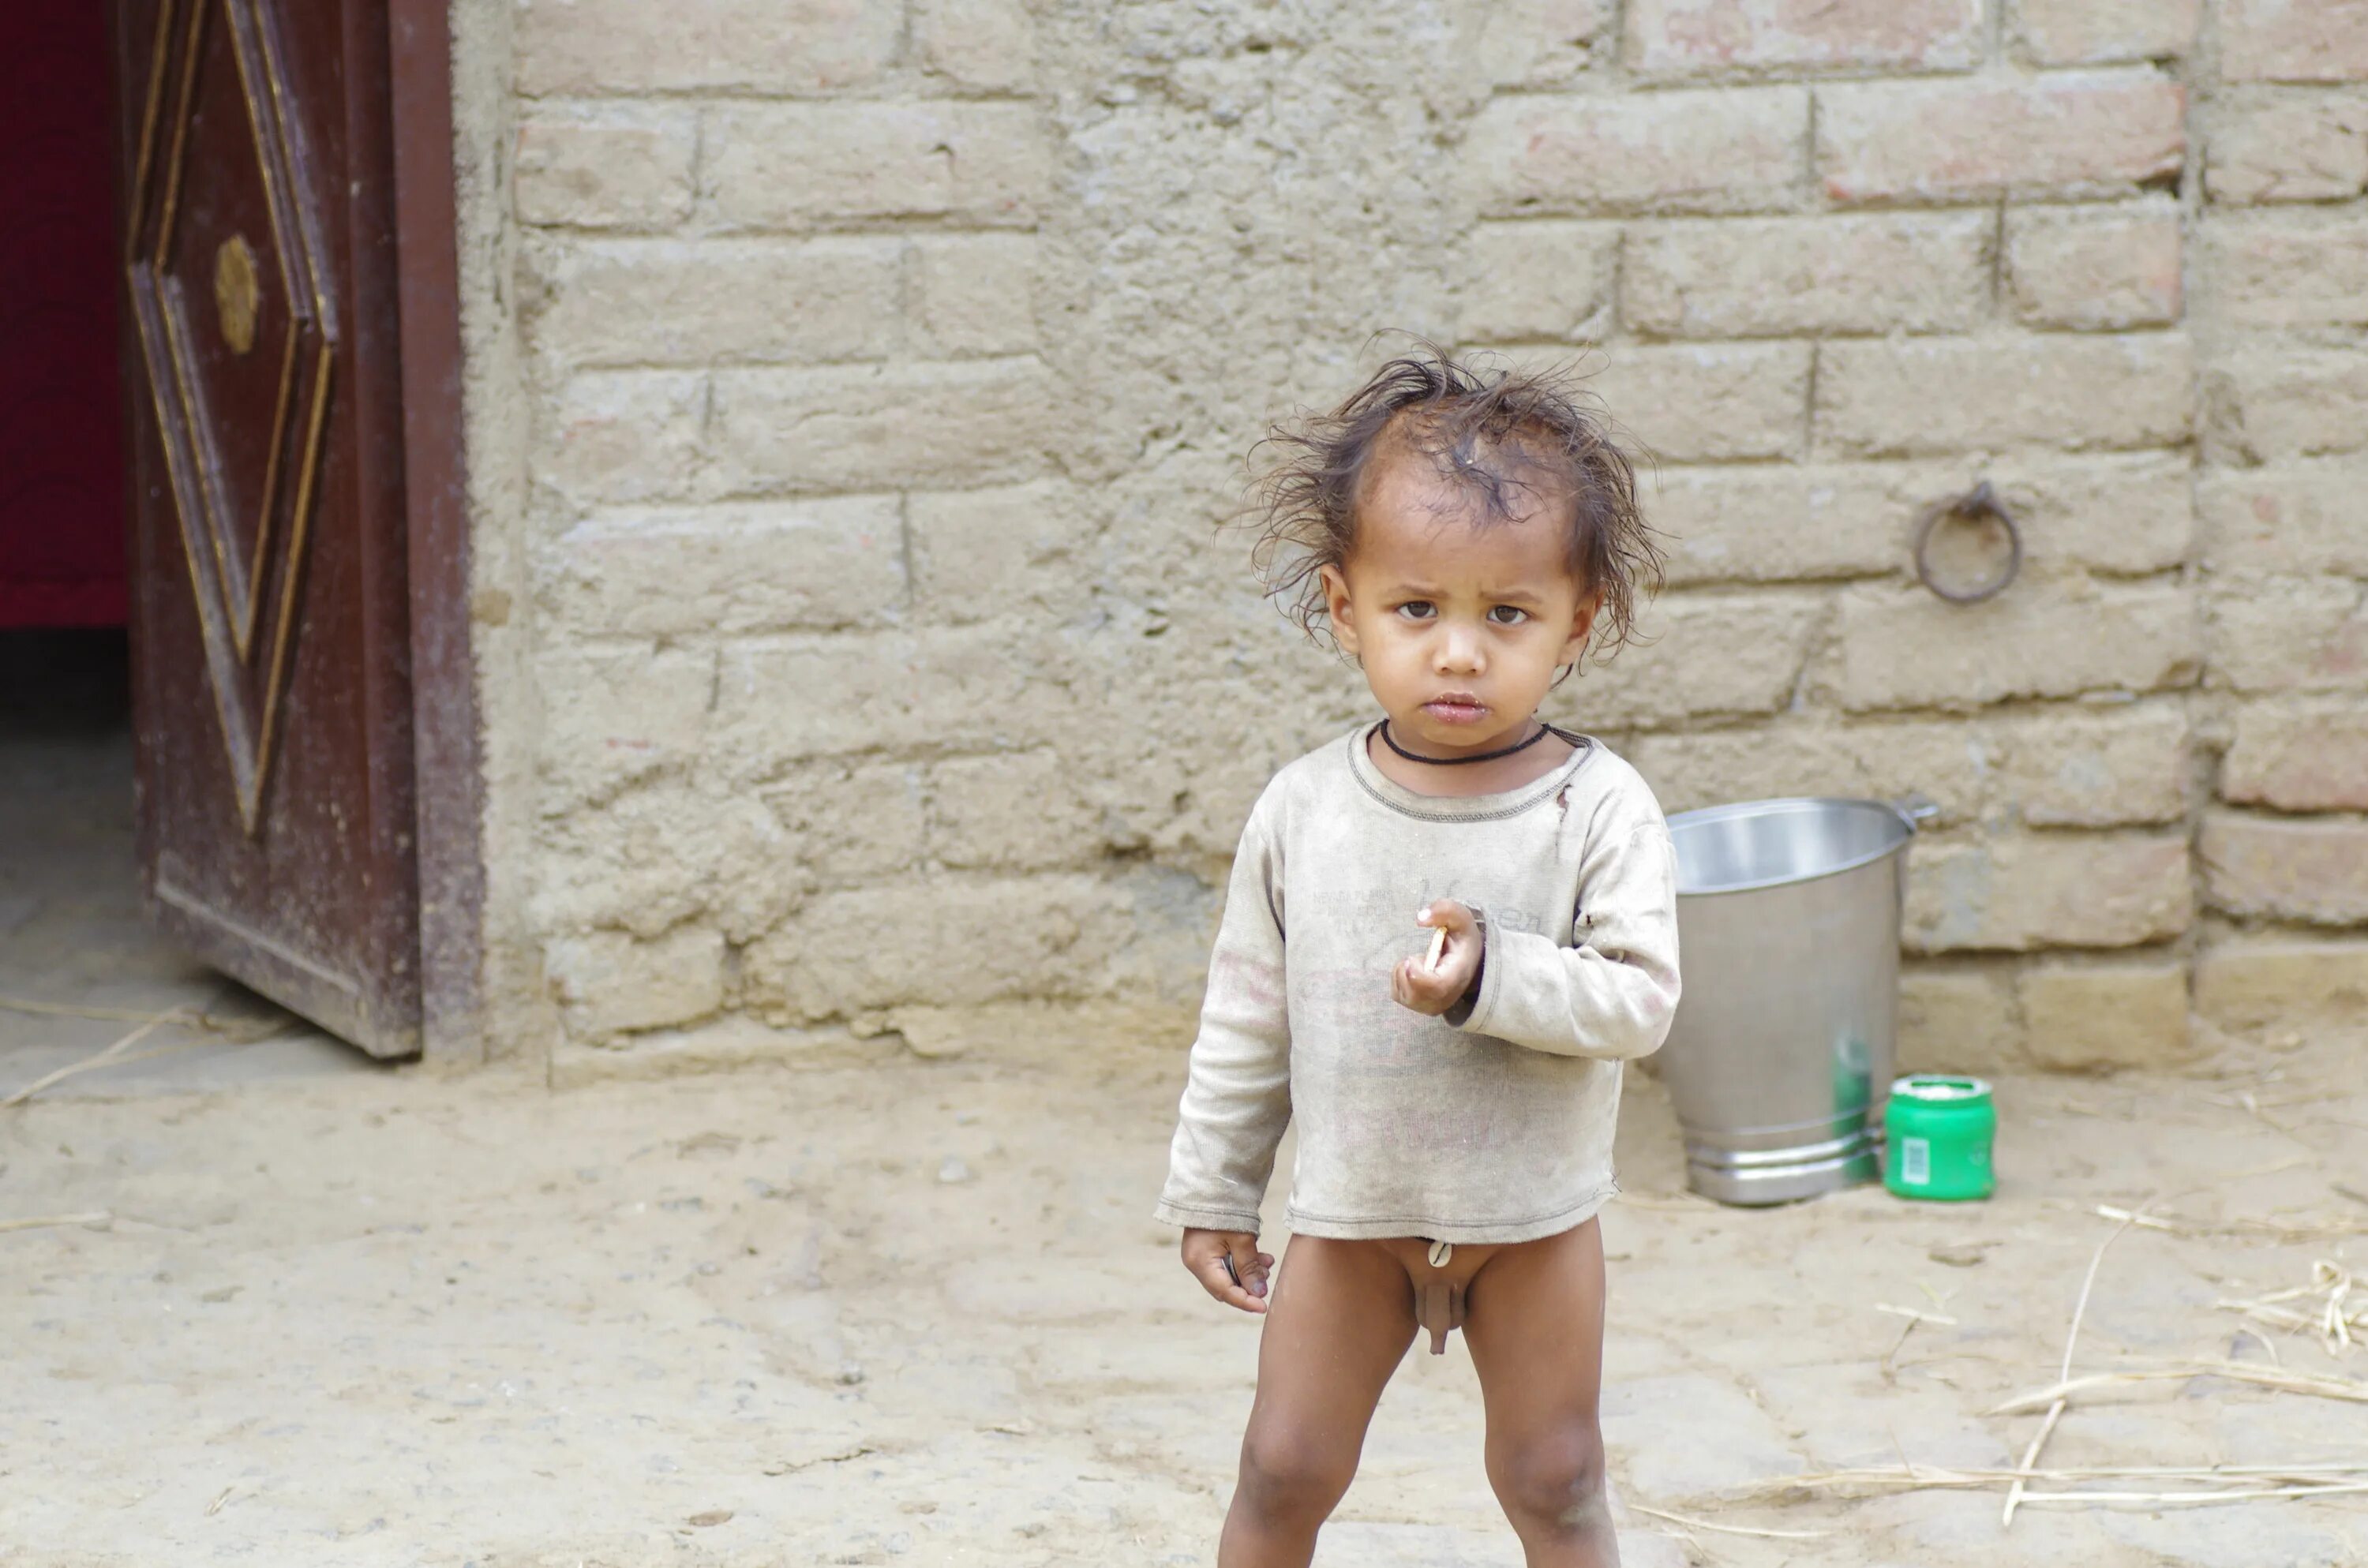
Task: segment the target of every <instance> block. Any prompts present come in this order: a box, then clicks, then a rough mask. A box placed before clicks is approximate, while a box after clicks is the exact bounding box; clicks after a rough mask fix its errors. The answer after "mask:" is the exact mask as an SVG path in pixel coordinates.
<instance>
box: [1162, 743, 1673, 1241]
mask: <svg viewBox="0 0 2368 1568" xmlns="http://www.w3.org/2000/svg"><path fill="white" fill-rule="evenodd" d="M1372 728H1373V727H1372V726H1370V725H1368V726H1363V727H1360V728H1359V729H1358V730H1356V731H1354V732H1353V733H1350V734H1349V735H1347V736H1344V737H1343V738H1341V739H1340V740H1338V741H1335V742H1333V743H1332V744H1330V745H1327V746H1325V747H1324V748H1323V749H1321V750H1319V751H1316V752H1314V753H1312V754H1310V755H1309V756H1304V757H1302V758H1300V759H1299V760H1298V761H1297V762H1294V763H1292V764H1291V765H1290V766H1289V767H1285V768H1284V769H1283V770H1282V771H1281V772H1280V773H1278V774H1276V775H1275V777H1274V779H1273V781H1272V782H1271V783H1269V785H1268V786H1267V788H1266V792H1265V793H1264V794H1263V795H1261V796H1259V797H1258V804H1257V806H1256V807H1254V808H1253V809H1252V810H1251V812H1250V820H1249V825H1248V826H1247V827H1246V828H1245V829H1244V830H1243V832H1242V843H1241V849H1240V852H1239V854H1238V855H1237V856H1236V858H1235V861H1234V870H1233V880H1232V882H1231V885H1230V886H1229V887H1228V889H1227V891H1226V894H1225V914H1224V923H1223V924H1222V926H1220V927H1219V929H1218V932H1217V942H1216V948H1215V950H1214V951H1213V953H1212V955H1211V957H1210V960H1209V988H1208V995H1207V999H1206V1001H1205V1002H1204V1003H1203V1004H1202V1006H1201V1032H1200V1036H1199V1038H1198V1039H1197V1040H1195V1041H1194V1042H1193V1046H1192V1056H1191V1063H1190V1072H1189V1076H1188V1081H1187V1083H1186V1085H1185V1089H1184V1098H1183V1105H1182V1108H1181V1111H1180V1115H1179V1119H1178V1125H1177V1128H1176V1138H1175V1142H1174V1144H1173V1146H1172V1148H1171V1150H1170V1153H1169V1164H1168V1175H1167V1189H1166V1191H1165V1192H1164V1193H1163V1194H1162V1195H1161V1198H1160V1200H1159V1206H1158V1208H1157V1210H1156V1214H1157V1216H1158V1217H1159V1218H1160V1219H1162V1220H1165V1221H1168V1222H1169V1223H1171V1224H1178V1225H1189V1226H1198V1227H1203V1228H1206V1229H1210V1230H1221V1231H1253V1232H1254V1231H1256V1230H1258V1203H1259V1200H1260V1199H1261V1198H1262V1197H1263V1196H1264V1195H1265V1192H1266V1185H1267V1179H1268V1176H1269V1175H1270V1174H1271V1172H1272V1170H1273V1167H1274V1152H1275V1145H1276V1144H1277V1142H1280V1141H1281V1137H1282V1131H1283V1127H1284V1125H1285V1124H1286V1123H1287V1122H1289V1121H1290V1120H1291V1119H1292V1118H1293V1117H1294V1116H1295V1117H1296V1118H1297V1119H1298V1123H1299V1158H1298V1164H1297V1166H1296V1168H1295V1169H1294V1170H1293V1171H1292V1180H1291V1207H1290V1211H1289V1212H1290V1220H1291V1227H1292V1230H1293V1231H1295V1232H1299V1233H1304V1234H1307V1235H1314V1236H1338V1237H1344V1238H1349V1239H1361V1238H1369V1237H1383V1236H1429V1237H1431V1238H1433V1239H1436V1240H1441V1241H1450V1242H1465V1243H1483V1242H1519V1241H1529V1240H1531V1239H1533V1238H1535V1237H1539V1236H1548V1235H1553V1234H1555V1233H1558V1232H1561V1231H1565V1230H1567V1229H1569V1228H1570V1227H1572V1226H1574V1225H1577V1224H1581V1223H1583V1222H1585V1221H1586V1220H1587V1219H1588V1217H1589V1216H1590V1215H1592V1214H1593V1213H1594V1212H1595V1211H1596V1210H1597V1209H1599V1208H1600V1207H1601V1206H1602V1204H1603V1202H1604V1200H1605V1199H1608V1198H1610V1197H1611V1194H1612V1192H1613V1191H1614V1190H1615V1187H1614V1185H1613V1181H1612V1169H1611V1133H1612V1126H1613V1123H1614V1120H1615V1119H1616V1118H1617V1116H1618V1114H1619V1108H1620V1074H1621V1065H1620V1064H1621V1063H1622V1062H1624V1061H1627V1060H1629V1059H1630V1058H1632V1057H1639V1056H1645V1055H1649V1054H1651V1053H1652V1052H1653V1051H1656V1050H1657V1049H1658V1048H1659V1046H1660V1044H1661V1040H1662V1038H1663V1037H1664V1036H1665V1035H1667V1034H1668V1028H1669V1017H1670V1015H1671V1013H1672V1012H1673V1011H1674V1010H1675V1008H1676V1006H1677V1002H1678V926H1677V905H1676V897H1677V877H1676V861H1675V856H1674V854H1673V852H1672V850H1671V848H1670V845H1669V831H1668V824H1666V823H1665V822H1663V820H1662V817H1661V810H1660V807H1659V805H1658V804H1657V803H1656V801H1654V799H1653V792H1652V790H1650V789H1648V788H1647V787H1646V786H1645V781H1644V779H1643V778H1639V777H1638V776H1637V773H1636V770H1635V769H1634V768H1633V767H1629V766H1628V764H1626V763H1625V762H1622V760H1621V759H1620V758H1619V757H1617V756H1613V755H1612V754H1611V752H1609V751H1607V750H1606V749H1604V747H1603V746H1602V745H1600V744H1597V743H1595V742H1593V741H1591V740H1590V741H1588V743H1587V744H1584V745H1582V746H1580V747H1579V748H1578V749H1577V751H1576V752H1575V753H1574V754H1573V756H1571V758H1570V760H1569V761H1568V762H1567V763H1565V765H1564V766H1562V767H1558V768H1556V769H1555V770H1554V772H1552V773H1550V774H1548V775H1547V776H1546V777H1544V778H1539V779H1536V780H1534V781H1533V782H1531V783H1529V784H1525V785H1522V786H1521V787H1520V789H1518V790H1508V791H1507V792H1505V793H1503V794H1497V795H1481V796H1473V797H1469V798H1463V799H1450V798H1445V797H1440V796H1436V795H1421V794H1417V793H1416V792H1414V791H1413V790H1408V789H1406V788H1405V787H1404V786H1402V785H1399V784H1396V783H1394V782H1392V781H1391V780H1390V779H1389V778H1385V777H1383V774H1382V771H1381V769H1380V768H1378V767H1375V766H1374V765H1373V761H1372V756H1370V755H1369V753H1368V751H1367V749H1366V747H1367V738H1368V737H1369V736H1370V735H1371V734H1372ZM1439 898H1453V899H1460V900H1462V901H1463V903H1466V904H1468V905H1470V906H1471V908H1472V909H1473V910H1474V912H1475V913H1476V914H1477V915H1479V916H1480V919H1481V924H1482V927H1483V930H1484V932H1485V934H1486V935H1485V944H1484V946H1485V957H1484V959H1483V960H1482V967H1481V976H1480V983H1479V984H1478V985H1477V986H1476V987H1475V991H1476V996H1471V997H1467V998H1466V999H1465V1003H1464V1004H1463V1005H1459V1008H1458V1010H1457V1012H1456V1013H1451V1014H1450V1015H1449V1017H1458V1016H1459V1014H1463V1015H1464V1016H1461V1017H1458V1021H1457V1022H1452V1023H1451V1022H1450V1021H1448V1018H1436V1017H1426V1016H1424V1015H1422V1014H1420V1013H1417V1012H1415V1011H1413V1010H1412V1009H1410V1008H1406V1007H1402V1006H1399V1005H1398V1004H1397V1003H1395V1002H1394V1001H1392V1000H1391V999H1390V970H1391V967H1392V966H1393V965H1394V964H1395V963H1396V962H1397V960H1400V959H1402V958H1405V957H1406V956H1407V955H1408V954H1412V953H1419V952H1422V951H1424V950H1425V949H1427V948H1428V946H1429V931H1428V929H1426V928H1424V927H1421V926H1417V925H1416V924H1415V911H1416V910H1417V909H1418V908H1420V907H1421V906H1422V905H1423V904H1424V903H1429V901H1431V900H1433V899H1439ZM1467 1008H1468V1013H1466V1009H1467Z"/></svg>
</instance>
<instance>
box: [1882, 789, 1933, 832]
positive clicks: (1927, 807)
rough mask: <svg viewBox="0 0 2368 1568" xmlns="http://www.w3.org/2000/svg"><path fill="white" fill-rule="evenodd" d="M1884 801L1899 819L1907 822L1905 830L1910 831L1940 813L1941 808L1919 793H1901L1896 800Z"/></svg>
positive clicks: (1913, 830)
mask: <svg viewBox="0 0 2368 1568" xmlns="http://www.w3.org/2000/svg"><path fill="white" fill-rule="evenodd" d="M1884 803H1885V804H1886V805H1888V806H1890V808H1891V809H1892V810H1893V811H1895V812H1898V813H1899V820H1900V821H1901V822H1903V823H1906V824H1907V831H1908V832H1910V833H1914V832H1916V831H1917V830H1918V829H1919V828H1921V827H1922V826H1923V825H1924V824H1926V823H1928V822H1930V821H1931V820H1932V819H1933V818H1934V817H1937V816H1939V815H1940V814H1941V808H1940V807H1939V806H1937V805H1934V804H1933V803H1932V801H1930V800H1929V799H1928V798H1926V797H1925V796H1923V795H1921V794H1914V793H1911V794H1907V795H1902V796H1900V797H1899V799H1897V800H1896V801H1885V802H1884Z"/></svg>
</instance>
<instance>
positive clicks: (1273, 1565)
mask: <svg viewBox="0 0 2368 1568" xmlns="http://www.w3.org/2000/svg"><path fill="white" fill-rule="evenodd" d="M1414 1327H1415V1324H1414V1287H1413V1285H1412V1284H1411V1283H1410V1282H1409V1281H1408V1280H1407V1278H1406V1269H1405V1267H1403V1266H1401V1265H1400V1264H1399V1263H1398V1261H1397V1260H1396V1259H1395V1258H1394V1257H1392V1256H1390V1255H1389V1253H1388V1252H1387V1251H1385V1250H1383V1247H1382V1246H1380V1245H1379V1244H1375V1243H1372V1242H1339V1241H1327V1240H1326V1239H1325V1238H1323V1237H1321V1236H1293V1237H1292V1238H1291V1244H1290V1246H1289V1247H1288V1248H1286V1249H1285V1251H1284V1253H1283V1259H1282V1267H1281V1272H1280V1273H1279V1274H1278V1275H1277V1276H1276V1278H1275V1288H1274V1296H1273V1298H1272V1301H1271V1302H1270V1303H1269V1306H1268V1307H1267V1312H1266V1328H1265V1332H1264V1334H1263V1335H1261V1336H1260V1338H1259V1340H1258V1398H1257V1401H1256V1402H1255V1403H1253V1404H1252V1405H1251V1406H1250V1424H1249V1430H1248V1431H1247V1432H1245V1433H1244V1434H1243V1435H1242V1471H1241V1482H1240V1484H1239V1485H1237V1486H1236V1487H1235V1489H1234V1506H1233V1508H1232V1509H1231V1510H1230V1511H1229V1512H1228V1513H1227V1514H1226V1515H1225V1533H1224V1537H1223V1539H1222V1540H1220V1541H1219V1543H1218V1546H1217V1564H1218V1568H1306V1564H1307V1561H1308V1559H1309V1558H1311V1557H1313V1556H1314V1555H1315V1532H1316V1530H1317V1529H1318V1528H1321V1527H1322V1525H1323V1523H1324V1521H1325V1519H1326V1518H1327V1517H1330V1515H1331V1512H1332V1510H1333V1508H1334V1507H1335V1506H1338V1503H1339V1501H1340V1495H1341V1494H1343V1493H1345V1492H1346V1491H1348V1490H1349V1481H1350V1480H1351V1479H1353V1478H1354V1477H1355V1475H1356V1473H1357V1456H1358V1455H1359V1454H1360V1452H1362V1451H1363V1449H1364V1446H1365V1428H1366V1426H1368V1425H1369V1424H1371V1422H1372V1419H1373V1407H1374V1405H1376V1404H1378V1403H1381V1398H1382V1389H1383V1386H1384V1385H1386V1384H1387V1383H1388V1382H1389V1381H1390V1374H1391V1373H1392V1372H1394V1371H1395V1370H1396V1369H1397V1365H1398V1362H1399V1361H1400V1360H1402V1359H1404V1358H1405V1356H1406V1346H1408V1345H1409V1344H1411V1343H1413V1340H1414Z"/></svg>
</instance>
